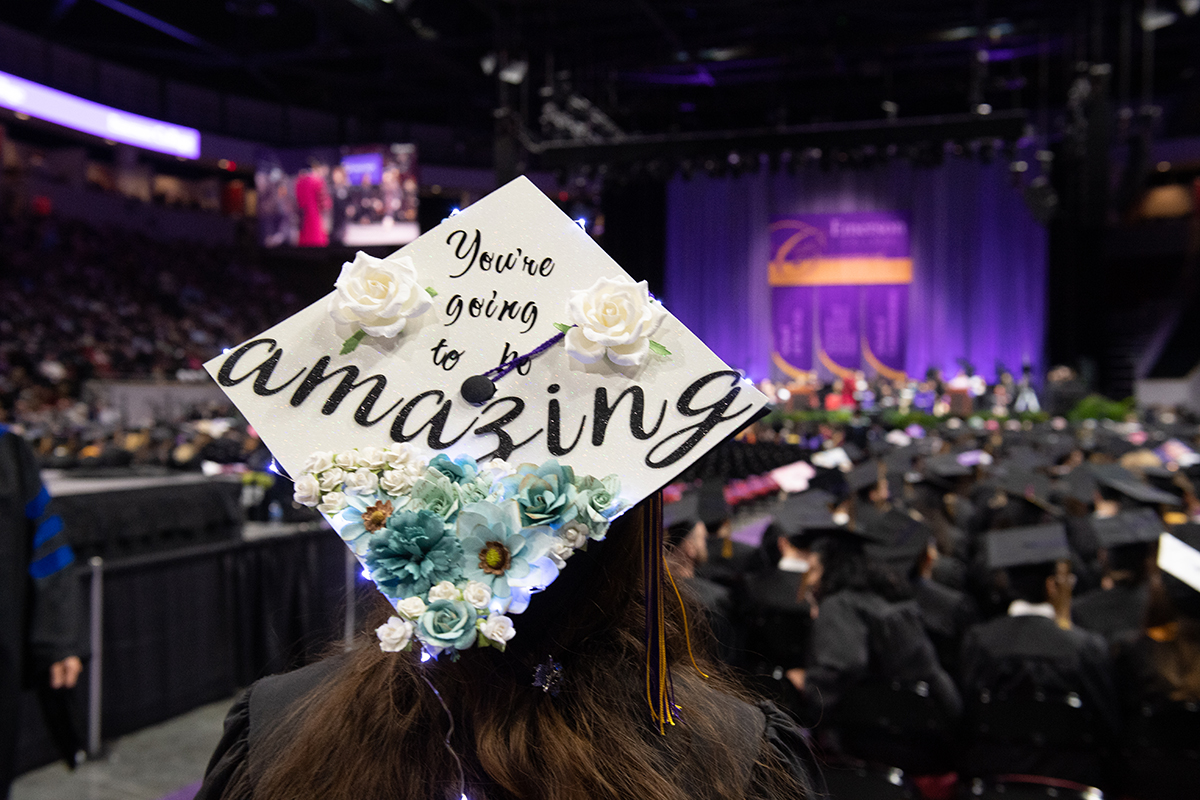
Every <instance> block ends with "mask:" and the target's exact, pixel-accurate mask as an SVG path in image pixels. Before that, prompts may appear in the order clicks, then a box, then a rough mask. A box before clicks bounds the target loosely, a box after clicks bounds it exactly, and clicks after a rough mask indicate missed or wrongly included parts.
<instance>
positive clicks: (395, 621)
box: [375, 617, 416, 653]
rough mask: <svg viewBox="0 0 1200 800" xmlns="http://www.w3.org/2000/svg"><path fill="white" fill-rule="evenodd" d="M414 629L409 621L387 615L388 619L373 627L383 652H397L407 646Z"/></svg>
mask: <svg viewBox="0 0 1200 800" xmlns="http://www.w3.org/2000/svg"><path fill="white" fill-rule="evenodd" d="M415 630H416V626H414V625H413V624H412V623H411V622H409V621H408V620H406V619H401V618H400V617H388V621H387V622H385V623H383V624H382V625H380V626H379V627H378V628H376V629H375V635H376V636H378V637H379V649H380V650H382V651H383V652H385V653H399V652H400V651H401V650H404V649H406V648H407V647H408V643H409V642H411V641H412V637H413V632H414V631H415Z"/></svg>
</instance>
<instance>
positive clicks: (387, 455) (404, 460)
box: [383, 442, 426, 473]
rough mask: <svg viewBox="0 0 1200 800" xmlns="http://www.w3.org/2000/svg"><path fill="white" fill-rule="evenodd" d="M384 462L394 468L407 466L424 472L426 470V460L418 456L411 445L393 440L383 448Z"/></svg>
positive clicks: (414, 470)
mask: <svg viewBox="0 0 1200 800" xmlns="http://www.w3.org/2000/svg"><path fill="white" fill-rule="evenodd" d="M383 461H384V464H386V465H387V466H389V467H391V468H392V469H400V468H402V467H403V468H407V469H409V470H410V471H413V472H417V473H422V472H424V471H425V466H426V464H425V462H424V461H422V460H421V459H420V458H418V457H417V453H416V451H415V450H413V449H412V447H411V446H409V445H407V444H404V443H402V442H393V443H392V444H389V445H388V446H387V447H385V448H384V449H383Z"/></svg>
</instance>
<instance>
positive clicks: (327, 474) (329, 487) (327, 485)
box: [317, 467, 346, 492]
mask: <svg viewBox="0 0 1200 800" xmlns="http://www.w3.org/2000/svg"><path fill="white" fill-rule="evenodd" d="M345 480H346V471H345V470H343V469H342V468H341V467H331V468H330V469H327V470H325V471H324V472H322V473H321V476H320V477H319V478H318V479H317V481H318V482H319V483H320V484H321V491H322V492H340V491H341V490H342V483H343V482H345Z"/></svg>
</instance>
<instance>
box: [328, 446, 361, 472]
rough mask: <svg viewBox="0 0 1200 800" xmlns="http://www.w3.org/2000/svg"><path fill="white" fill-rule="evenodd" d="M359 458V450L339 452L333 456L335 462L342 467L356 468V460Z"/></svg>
mask: <svg viewBox="0 0 1200 800" xmlns="http://www.w3.org/2000/svg"><path fill="white" fill-rule="evenodd" d="M357 460H358V451H356V450H347V451H346V452H344V453H337V454H336V455H334V457H333V463H334V464H336V465H337V466H339V467H341V468H342V469H354V467H355V462H356V461H357Z"/></svg>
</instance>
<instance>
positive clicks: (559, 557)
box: [546, 538, 575, 569]
mask: <svg viewBox="0 0 1200 800" xmlns="http://www.w3.org/2000/svg"><path fill="white" fill-rule="evenodd" d="M546 555H548V556H550V560H551V561H553V562H554V566H556V567H558V568H559V569H562V568H563V567H565V566H567V559H568V558H570V557H571V556H573V555H575V548H573V547H571V545H569V544H567V543H566V542H564V541H563V540H562V539H557V538H556V539H551V540H550V552H548V553H546Z"/></svg>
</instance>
